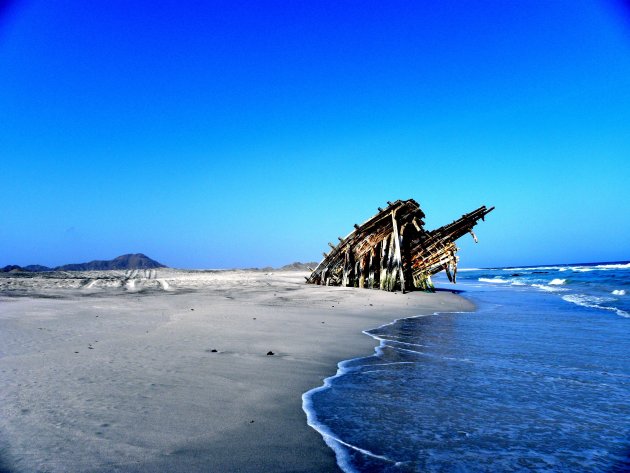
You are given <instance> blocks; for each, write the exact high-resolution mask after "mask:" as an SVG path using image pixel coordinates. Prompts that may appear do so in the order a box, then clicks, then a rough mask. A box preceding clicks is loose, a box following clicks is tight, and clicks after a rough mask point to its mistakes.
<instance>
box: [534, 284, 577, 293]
mask: <svg viewBox="0 0 630 473" xmlns="http://www.w3.org/2000/svg"><path fill="white" fill-rule="evenodd" d="M532 287H535V288H537V289H541V290H543V291H547V292H560V291H568V289H564V288H562V287H553V286H546V285H545V284H532Z"/></svg>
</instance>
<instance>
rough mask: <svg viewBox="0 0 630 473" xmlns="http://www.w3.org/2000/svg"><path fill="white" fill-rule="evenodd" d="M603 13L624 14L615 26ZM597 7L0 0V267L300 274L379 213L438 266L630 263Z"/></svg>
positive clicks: (624, 103) (628, 86) (625, 171)
mask: <svg viewBox="0 0 630 473" xmlns="http://www.w3.org/2000/svg"><path fill="white" fill-rule="evenodd" d="M624 5H626V6H624ZM628 19H629V16H628V9H627V3H624V2H618V3H615V2H613V1H608V2H607V1H574V0H567V1H543V0H541V1H528V0H525V1H521V2H511V1H505V0H498V1H488V0H484V1H478V2H477V1H464V2H462V1H445V2H434V1H431V2H429V1H417V2H416V1H404V2H397V1H391V2H389V1H388V2H381V1H373V2H369V1H338V0H335V1H308V2H307V1H293V0H287V1H277V2H266V1H249V2H237V1H233V0H228V1H224V2H215V1H208V2H187V1H172V2H140V1H136V2H127V1H109V0H108V1H89V2H85V1H63V0H61V1H54V2H50V1H44V0H28V1H19V0H18V1H13V2H6V1H4V2H3V1H1V0H0V180H1V183H2V199H1V201H0V202H1V203H0V266H2V265H5V264H21V265H26V264H32V263H39V264H45V265H58V264H63V263H72V262H81V261H87V260H92V259H109V258H113V257H115V256H118V255H120V254H123V253H130V252H143V253H146V254H147V255H149V256H151V257H153V258H155V259H157V260H159V261H161V262H163V263H165V264H167V265H169V266H174V267H190V268H210V267H213V268H220V267H251V266H264V265H281V264H285V263H289V262H292V261H296V260H301V261H307V260H319V259H321V252H322V251H325V250H326V249H327V242H328V241H335V239H336V236H337V235H345V234H346V233H348V232H349V231H350V230H351V229H352V224H353V223H355V222H360V221H363V220H365V219H366V218H368V217H370V216H371V215H372V214H373V213H375V212H376V208H377V207H378V206H383V205H384V204H385V202H386V201H387V200H395V199H398V198H401V199H406V198H414V199H416V200H417V201H419V202H420V203H421V205H422V207H423V209H424V211H425V213H426V214H427V227H428V228H433V227H437V226H440V225H442V224H445V223H448V222H450V221H451V220H453V219H454V218H457V217H459V216H460V215H461V214H462V213H464V212H468V211H470V210H472V209H474V208H476V207H478V206H479V205H482V204H486V205H495V206H496V207H497V208H496V210H495V211H494V212H493V213H492V214H490V215H489V217H488V219H487V221H486V222H485V223H481V224H480V225H479V226H478V227H477V234H478V236H479V239H480V243H479V244H478V245H474V246H473V244H472V242H471V241H469V240H470V239H469V238H467V237H466V238H464V239H463V240H461V245H460V247H461V248H462V250H461V252H460V255H461V265H462V266H465V267H471V266H496V265H522V264H538V263H557V262H589V261H610V260H626V259H630V218H629V216H630V199H629V198H628V188H629V187H628V182H629V180H630V22H629V20H628Z"/></svg>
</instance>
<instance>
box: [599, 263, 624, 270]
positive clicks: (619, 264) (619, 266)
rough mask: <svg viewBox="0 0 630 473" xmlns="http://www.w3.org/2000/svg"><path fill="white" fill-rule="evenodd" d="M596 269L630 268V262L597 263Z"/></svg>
mask: <svg viewBox="0 0 630 473" xmlns="http://www.w3.org/2000/svg"><path fill="white" fill-rule="evenodd" d="M595 267H596V268H597V269H630V263H615V264H598V265H597V266H595Z"/></svg>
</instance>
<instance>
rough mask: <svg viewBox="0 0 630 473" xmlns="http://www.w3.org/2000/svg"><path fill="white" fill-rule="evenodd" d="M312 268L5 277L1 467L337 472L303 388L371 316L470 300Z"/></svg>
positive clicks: (374, 319) (357, 348) (359, 347)
mask: <svg viewBox="0 0 630 473" xmlns="http://www.w3.org/2000/svg"><path fill="white" fill-rule="evenodd" d="M306 274H307V273H304V272H299V271H283V272H273V273H264V272H259V271H214V272H213V271H206V272H200V271H177V270H163V269H160V270H157V271H155V270H154V271H149V272H136V273H135V274H134V273H132V272H121V271H118V272H117V271H110V272H90V273H66V274H62V275H55V276H54V277H52V276H51V275H48V276H41V275H40V276H38V277H35V278H30V277H25V276H22V275H17V276H15V277H11V276H7V277H3V278H1V279H0V382H1V383H2V386H3V389H2V390H0V409H1V411H2V415H1V416H0V455H1V457H0V469H2V468H4V469H6V470H8V471H18V472H21V471H24V472H26V471H29V472H30V471H50V472H61V471H75V472H76V471H90V472H106V471H107V472H110V471H125V472H155V471H171V472H192V471H230V472H233V471H234V472H260V471H265V472H274V471H291V472H307V471H326V472H328V471H336V470H337V466H336V463H335V458H334V454H333V452H332V450H330V449H329V448H328V447H327V446H326V445H325V443H324V441H323V440H322V438H321V437H320V435H319V434H318V433H317V432H316V431H315V430H313V429H311V428H310V427H309V426H308V425H307V423H306V415H305V413H304V411H303V410H302V400H301V395H302V393H304V392H306V391H308V390H309V389H311V388H313V387H316V386H319V385H320V384H321V383H322V380H323V378H325V377H327V376H330V375H332V374H334V373H335V371H336V364H337V363H338V362H339V361H341V360H344V359H348V358H353V357H357V356H365V355H369V354H371V353H372V351H373V348H374V347H375V345H376V342H375V340H374V339H372V338H371V337H369V336H367V335H364V334H362V333H361V331H362V330H364V329H368V328H372V327H376V326H379V325H382V324H384V323H387V322H390V321H392V320H394V319H396V318H400V317H405V316H412V315H419V314H430V313H433V312H435V311H456V310H471V309H472V306H471V304H470V303H469V302H467V301H466V300H465V299H463V298H461V297H459V296H457V295H455V294H452V293H450V292H438V293H436V294H425V293H411V294H404V295H403V294H401V293H385V292H381V291H369V290H363V289H354V288H337V287H319V286H307V285H305V284H303V281H304V276H305V275H306ZM214 350H216V351H214ZM268 352H273V355H267V353H268Z"/></svg>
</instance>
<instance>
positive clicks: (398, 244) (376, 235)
mask: <svg viewBox="0 0 630 473" xmlns="http://www.w3.org/2000/svg"><path fill="white" fill-rule="evenodd" d="M493 209H494V207H491V208H489V209H488V208H486V207H485V206H482V207H479V208H478V209H477V210H474V211H473V212H470V213H468V214H466V215H463V216H462V217H461V218H459V219H457V220H455V221H454V222H452V223H450V224H449V225H444V226H443V227H440V228H438V229H436V230H433V231H427V230H425V229H424V221H423V220H422V219H423V218H424V216H425V215H424V212H422V210H421V209H420V205H418V203H417V202H416V201H415V200H413V199H409V200H397V201H396V202H388V207H387V208H386V209H381V208H379V209H378V210H379V213H377V214H376V215H375V216H374V217H372V218H370V219H369V220H367V221H366V222H365V223H363V224H362V225H356V224H355V226H354V231H353V232H351V233H350V234H349V235H348V236H346V237H345V238H341V237H339V243H338V244H337V245H333V244H332V243H328V245H329V246H330V247H331V251H330V253H328V254H326V253H324V259H323V260H322V262H321V263H319V265H318V266H317V268H315V270H314V271H313V272H312V274H311V275H310V276H309V277H308V278H306V282H307V283H309V284H321V285H327V286H351V287H364V288H369V289H382V290H386V291H396V290H402V291H403V292H404V291H410V290H414V289H420V290H424V291H432V290H433V283H432V282H431V276H432V275H434V274H436V273H439V272H440V271H442V270H444V271H446V274H447V276H448V278H449V280H450V281H452V282H455V279H456V276H457V262H458V259H459V257H458V256H457V255H456V252H457V250H458V248H457V246H456V245H455V241H456V240H457V239H458V238H460V237H462V236H463V235H465V234H466V233H470V234H471V235H472V236H473V238H474V239H475V242H476V241H477V237H476V236H475V234H474V233H473V231H472V229H473V227H474V226H475V225H476V224H477V222H478V221H479V220H484V217H485V216H486V215H487V214H488V213H490V212H491V211H492V210H493Z"/></svg>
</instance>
